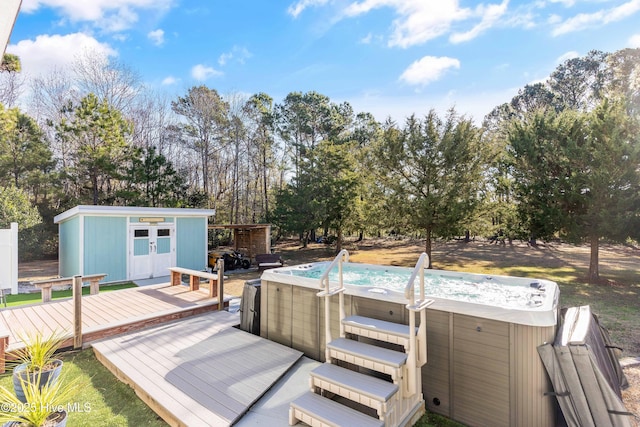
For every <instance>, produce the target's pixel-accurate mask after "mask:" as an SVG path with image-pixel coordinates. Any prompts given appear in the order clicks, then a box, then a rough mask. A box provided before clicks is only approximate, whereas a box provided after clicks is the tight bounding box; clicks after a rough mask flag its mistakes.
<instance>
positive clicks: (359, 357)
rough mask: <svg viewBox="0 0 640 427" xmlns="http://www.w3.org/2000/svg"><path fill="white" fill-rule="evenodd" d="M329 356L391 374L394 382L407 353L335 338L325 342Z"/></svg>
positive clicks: (398, 376) (399, 373)
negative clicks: (327, 342)
mask: <svg viewBox="0 0 640 427" xmlns="http://www.w3.org/2000/svg"><path fill="white" fill-rule="evenodd" d="M327 350H328V351H329V357H331V358H332V359H337V360H342V361H344V362H348V363H352V364H354V365H357V366H362V367H364V368H367V369H371V370H374V371H378V372H382V373H384V374H388V375H391V378H392V380H393V381H394V382H396V381H398V380H399V379H400V377H401V376H402V375H401V369H402V368H403V367H404V365H405V364H406V362H407V354H406V353H403V352H399V351H394V350H389V349H387V348H381V347H377V346H375V345H372V344H366V343H363V342H359V341H355V340H350V339H347V338H337V339H335V340H333V341H331V342H330V343H329V344H327Z"/></svg>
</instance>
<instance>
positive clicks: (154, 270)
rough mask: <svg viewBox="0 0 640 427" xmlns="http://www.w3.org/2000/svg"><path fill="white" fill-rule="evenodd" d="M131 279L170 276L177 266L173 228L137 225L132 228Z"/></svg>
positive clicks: (130, 236)
mask: <svg viewBox="0 0 640 427" xmlns="http://www.w3.org/2000/svg"><path fill="white" fill-rule="evenodd" d="M129 240H130V245H131V246H130V248H131V249H130V266H131V271H130V275H129V276H130V278H131V279H133V280H135V279H147V278H151V277H159V276H168V275H169V271H168V270H167V269H168V268H169V267H172V266H174V265H175V253H176V250H175V246H176V239H175V229H174V228H173V227H171V226H162V225H159V226H155V225H135V226H132V227H131V228H130V232H129Z"/></svg>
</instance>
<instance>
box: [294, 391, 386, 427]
mask: <svg viewBox="0 0 640 427" xmlns="http://www.w3.org/2000/svg"><path fill="white" fill-rule="evenodd" d="M296 420H300V421H302V422H304V423H306V424H309V425H310V426H312V427H338V426H345V427H353V426H358V427H383V426H384V422H383V421H382V420H379V419H377V418H373V417H370V416H368V415H365V414H363V413H362V412H359V411H356V410H355V409H351V408H349V407H347V406H344V405H341V404H340V403H338V402H334V401H333V400H330V399H327V398H325V397H322V396H320V395H318V394H315V393H311V392H308V393H305V394H303V395H302V396H300V397H298V398H297V399H296V400H294V401H293V402H291V406H290V407H289V424H290V425H294V424H295V423H296Z"/></svg>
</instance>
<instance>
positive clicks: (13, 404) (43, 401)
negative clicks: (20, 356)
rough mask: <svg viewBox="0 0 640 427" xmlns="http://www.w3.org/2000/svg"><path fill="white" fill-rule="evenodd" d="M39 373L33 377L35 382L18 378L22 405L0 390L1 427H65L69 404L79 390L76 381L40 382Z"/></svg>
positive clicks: (4, 390)
mask: <svg viewBox="0 0 640 427" xmlns="http://www.w3.org/2000/svg"><path fill="white" fill-rule="evenodd" d="M40 375H42V371H38V372H37V373H35V377H36V379H37V380H36V381H30V380H28V379H24V378H22V377H21V379H20V381H21V382H22V389H23V390H24V396H25V400H24V402H23V401H21V400H20V399H18V397H17V396H16V395H15V394H14V393H12V392H11V391H10V390H8V389H7V388H5V387H0V405H2V408H3V411H2V412H1V413H0V423H3V426H4V427H18V426H19V427H64V426H65V425H66V424H67V415H68V414H67V410H66V408H67V407H68V404H69V403H70V402H71V399H73V397H74V395H75V393H76V389H77V387H78V383H77V381H71V382H67V381H64V380H63V379H59V380H57V381H55V382H51V381H40V380H41V378H39V377H40Z"/></svg>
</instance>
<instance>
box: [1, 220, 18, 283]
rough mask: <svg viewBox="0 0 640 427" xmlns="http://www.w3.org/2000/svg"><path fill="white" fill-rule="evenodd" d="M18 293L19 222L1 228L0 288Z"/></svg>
mask: <svg viewBox="0 0 640 427" xmlns="http://www.w3.org/2000/svg"><path fill="white" fill-rule="evenodd" d="M9 288H10V289H11V293H12V294H17V293H18V223H16V222H12V223H11V228H7V229H2V230H0V289H9Z"/></svg>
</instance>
